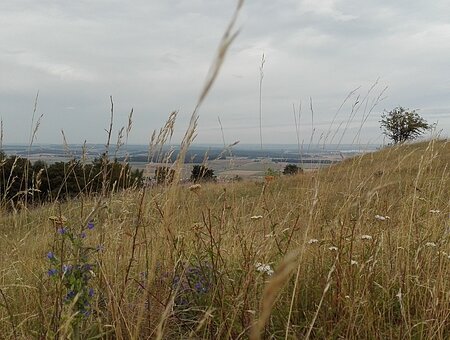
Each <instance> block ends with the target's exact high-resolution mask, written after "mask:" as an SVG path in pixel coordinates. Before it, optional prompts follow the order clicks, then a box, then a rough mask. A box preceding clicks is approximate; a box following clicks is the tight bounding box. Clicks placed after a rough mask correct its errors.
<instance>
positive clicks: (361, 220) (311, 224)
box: [0, 141, 450, 339]
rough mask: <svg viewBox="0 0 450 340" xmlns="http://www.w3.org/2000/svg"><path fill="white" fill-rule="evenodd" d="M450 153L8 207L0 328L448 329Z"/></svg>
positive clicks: (175, 331) (331, 333) (137, 331)
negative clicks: (268, 179) (266, 179)
mask: <svg viewBox="0 0 450 340" xmlns="http://www.w3.org/2000/svg"><path fill="white" fill-rule="evenodd" d="M449 164H450V143H449V142H448V141H432V142H428V143H421V144H412V145H405V146H399V147H391V148H386V149H384V150H382V151H380V152H376V153H373V154H366V155H364V156H361V157H358V158H354V159H349V160H346V161H345V162H343V163H341V164H339V165H336V166H333V167H330V168H327V169H322V170H321V171H318V172H308V173H304V174H300V175H297V176H293V177H281V178H277V179H275V180H273V181H271V182H270V183H257V182H242V183H230V184H202V185H201V187H200V188H198V187H191V188H189V187H187V186H183V187H180V186H170V187H166V188H164V187H159V188H152V189H145V190H141V191H132V190H129V191H125V192H122V193H114V194H112V195H110V196H108V197H107V198H106V199H104V200H103V199H100V198H95V197H80V198H79V199H78V200H74V201H70V202H67V203H62V204H56V203H55V204H53V205H48V206H44V207H42V208H39V209H32V210H26V209H23V210H21V211H17V212H13V213H7V212H3V214H2V218H1V224H0V249H1V252H0V334H1V336H0V337H1V338H5V339H9V338H11V339H29V338H33V337H35V338H40V339H44V338H54V337H55V336H58V337H60V338H67V337H73V338H80V339H88V338H95V337H97V338H98V337H100V338H111V339H112V338H118V339H138V338H142V339H146V338H162V339H177V338H189V337H191V338H209V339H227V338H233V339H239V338H242V339H245V338H248V337H249V336H251V337H253V338H255V339H256V338H258V337H263V338H289V339H296V338H317V339H324V338H333V339H336V338H345V339H386V338H414V339H431V338H435V339H448V338H449V337H450V282H449V277H450V244H449V238H450V221H449V213H450V206H449V203H450V176H449V169H448V166H449ZM52 216H53V218H52V219H50V218H51V217H52ZM62 217H64V218H65V219H66V220H64V221H61V219H62ZM49 252H51V253H49ZM273 271H274V272H273Z"/></svg>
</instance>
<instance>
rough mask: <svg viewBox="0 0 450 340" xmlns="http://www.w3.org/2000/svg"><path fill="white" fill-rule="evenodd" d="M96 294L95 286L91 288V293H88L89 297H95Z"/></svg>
mask: <svg viewBox="0 0 450 340" xmlns="http://www.w3.org/2000/svg"><path fill="white" fill-rule="evenodd" d="M94 294H95V290H94V288H89V293H88V295H89V297H93V296H94Z"/></svg>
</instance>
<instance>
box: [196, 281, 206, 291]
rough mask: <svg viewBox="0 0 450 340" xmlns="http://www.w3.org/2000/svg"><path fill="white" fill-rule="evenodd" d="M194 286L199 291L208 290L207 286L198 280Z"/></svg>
mask: <svg viewBox="0 0 450 340" xmlns="http://www.w3.org/2000/svg"><path fill="white" fill-rule="evenodd" d="M194 288H195V291H196V292H197V293H206V292H207V289H206V287H205V286H204V285H203V284H202V283H201V282H197V283H196V284H195V285H194Z"/></svg>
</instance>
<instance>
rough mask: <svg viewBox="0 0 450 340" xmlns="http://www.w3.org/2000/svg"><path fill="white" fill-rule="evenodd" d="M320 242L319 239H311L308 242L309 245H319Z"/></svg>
mask: <svg viewBox="0 0 450 340" xmlns="http://www.w3.org/2000/svg"><path fill="white" fill-rule="evenodd" d="M318 242H319V240H318V239H316V238H312V239H310V240H309V241H308V244H314V243H318Z"/></svg>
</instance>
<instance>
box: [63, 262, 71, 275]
mask: <svg viewBox="0 0 450 340" xmlns="http://www.w3.org/2000/svg"><path fill="white" fill-rule="evenodd" d="M62 270H63V273H64V274H67V273H69V272H70V271H71V270H72V265H70V264H65V265H63V267H62Z"/></svg>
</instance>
